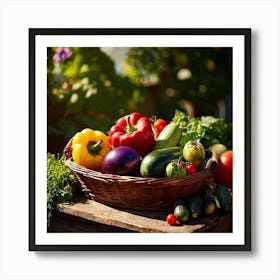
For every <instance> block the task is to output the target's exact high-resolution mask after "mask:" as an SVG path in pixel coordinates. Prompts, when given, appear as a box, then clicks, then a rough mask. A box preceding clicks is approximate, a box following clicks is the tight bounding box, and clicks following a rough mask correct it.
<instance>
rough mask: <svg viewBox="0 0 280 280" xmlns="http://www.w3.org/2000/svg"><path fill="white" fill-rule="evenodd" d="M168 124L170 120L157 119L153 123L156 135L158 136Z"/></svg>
mask: <svg viewBox="0 0 280 280" xmlns="http://www.w3.org/2000/svg"><path fill="white" fill-rule="evenodd" d="M167 125H168V122H167V121H165V120H163V119H157V120H156V121H155V122H154V123H153V132H154V135H155V138H158V136H159V135H160V133H161V131H162V130H163V129H164V128H165V127H166V126H167Z"/></svg>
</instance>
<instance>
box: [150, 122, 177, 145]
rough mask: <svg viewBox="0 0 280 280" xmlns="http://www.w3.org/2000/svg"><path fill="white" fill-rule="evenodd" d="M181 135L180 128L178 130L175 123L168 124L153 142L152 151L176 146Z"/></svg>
mask: <svg viewBox="0 0 280 280" xmlns="http://www.w3.org/2000/svg"><path fill="white" fill-rule="evenodd" d="M181 135H182V131H181V128H179V126H178V125H177V124H175V123H169V124H168V125H167V126H165V127H164V129H163V130H162V131H161V133H160V135H159V136H158V138H157V140H156V141H155V145H154V147H153V150H158V149H163V148H169V147H175V146H177V145H178V143H179V141H180V138H181Z"/></svg>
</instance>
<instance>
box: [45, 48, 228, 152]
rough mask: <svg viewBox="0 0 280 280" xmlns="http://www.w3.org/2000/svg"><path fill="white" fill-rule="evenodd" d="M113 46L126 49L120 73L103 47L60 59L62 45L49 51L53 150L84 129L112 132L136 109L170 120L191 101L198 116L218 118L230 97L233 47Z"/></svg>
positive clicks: (77, 50)
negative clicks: (57, 58) (56, 57)
mask: <svg viewBox="0 0 280 280" xmlns="http://www.w3.org/2000/svg"><path fill="white" fill-rule="evenodd" d="M112 49H114V50H115V53H118V51H119V52H120V53H122V56H121V59H119V60H118V65H117V66H118V68H119V69H121V71H116V65H115V61H114V60H113V59H112V57H111V56H110V55H108V54H106V53H105V52H104V50H103V49H101V48H97V47H91V48H88V47H79V48H78V47H75V48H70V51H71V55H70V56H69V57H62V59H61V61H59V63H57V62H56V61H54V59H53V58H54V55H55V54H56V55H57V52H58V48H56V47H54V48H48V49H47V55H48V59H47V63H48V64H47V66H48V67H47V81H48V85H47V86H48V99H47V100H48V151H49V152H52V153H57V152H61V149H62V148H63V147H64V146H65V145H66V143H67V141H68V140H69V139H70V138H71V137H72V136H73V135H74V133H76V132H77V131H79V130H81V129H83V128H85V127H91V128H94V129H99V130H102V131H103V132H107V131H108V130H109V129H110V127H111V126H112V125H113V123H114V122H115V121H116V120H117V119H118V118H119V117H121V116H123V115H124V114H128V113H130V112H133V111H138V112H140V113H143V114H146V115H147V116H148V117H151V116H152V115H157V116H159V117H162V118H166V119H167V120H168V121H170V120H171V118H172V116H173V114H174V111H175V109H181V110H182V109H183V110H185V111H186V110H187V107H186V106H185V104H186V102H188V103H189V104H191V105H192V107H193V109H194V114H195V115H196V116H199V115H213V116H217V115H218V109H217V102H218V101H219V100H225V99H226V98H227V97H228V96H231V87H232V83H231V82H232V72H231V71H232V49H231V48H156V47H155V48H112ZM123 51H125V52H123ZM116 58H117V57H116Z"/></svg>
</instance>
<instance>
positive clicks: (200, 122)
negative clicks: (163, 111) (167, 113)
mask: <svg viewBox="0 0 280 280" xmlns="http://www.w3.org/2000/svg"><path fill="white" fill-rule="evenodd" d="M172 122H174V123H176V124H177V125H178V126H179V127H180V128H181V130H182V137H181V140H180V146H181V147H184V145H185V144H186V143H187V142H188V141H190V140H197V139H198V138H200V137H204V138H206V139H207V140H208V142H209V144H210V145H213V144H215V143H221V144H224V145H225V146H226V147H227V149H232V124H231V123H229V122H226V121H224V120H223V119H220V118H215V117H213V116H201V117H198V118H189V117H188V116H187V115H186V114H185V113H183V112H182V111H180V110H175V114H174V116H173V119H172Z"/></svg>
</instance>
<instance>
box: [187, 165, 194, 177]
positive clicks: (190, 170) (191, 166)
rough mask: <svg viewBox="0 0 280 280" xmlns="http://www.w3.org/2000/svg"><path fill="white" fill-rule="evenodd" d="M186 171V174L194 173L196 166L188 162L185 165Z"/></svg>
mask: <svg viewBox="0 0 280 280" xmlns="http://www.w3.org/2000/svg"><path fill="white" fill-rule="evenodd" d="M186 171H187V175H190V174H194V173H196V168H195V166H194V165H193V164H189V165H188V166H187V167H186Z"/></svg>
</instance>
